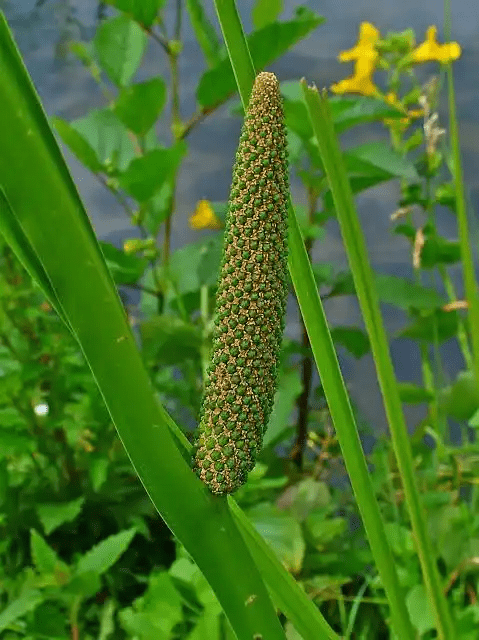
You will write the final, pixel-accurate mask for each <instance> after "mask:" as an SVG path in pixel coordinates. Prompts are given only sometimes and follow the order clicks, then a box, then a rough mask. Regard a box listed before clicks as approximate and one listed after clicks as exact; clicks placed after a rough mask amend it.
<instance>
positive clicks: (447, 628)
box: [303, 80, 456, 640]
mask: <svg viewBox="0 0 479 640" xmlns="http://www.w3.org/2000/svg"><path fill="white" fill-rule="evenodd" d="M303 92H304V98H305V102H306V106H307V109H308V113H309V117H310V120H311V124H312V126H313V130H314V134H315V136H316V139H317V142H318V146H319V149H320V153H321V158H322V160H323V163H324V168H325V171H326V174H327V177H328V181H329V185H330V187H331V192H332V195H333V200H334V205H335V208H336V213H337V216H338V221H339V224H340V228H341V234H342V236H343V241H344V245H345V248H346V252H347V255H348V260H349V265H350V268H351V272H352V274H353V278H354V284H355V287H356V292H357V295H358V299H359V304H360V307H361V311H362V314H363V318H364V322H365V325H366V329H367V332H368V335H369V340H370V342H371V348H372V352H373V356H374V362H375V365H376V370H377V374H378V380H379V385H380V388H381V393H382V397H383V401H384V406H385V409H386V415H387V418H388V423H389V428H390V432H391V437H392V443H393V447H394V452H395V455H396V459H397V464H398V468H399V471H400V475H401V480H402V484H403V488H404V494H405V498H406V504H407V507H408V511H409V515H410V518H411V524H412V529H413V533H414V538H415V542H416V548H417V552H418V556H419V560H420V563H421V568H422V573H423V578H424V582H425V585H426V589H427V593H428V596H429V599H430V601H431V604H432V607H433V609H434V612H435V617H436V625H437V631H438V634H439V637H440V638H443V640H454V638H455V637H456V634H455V629H454V625H453V622H452V618H451V614H450V611H449V607H448V605H447V602H446V599H445V597H444V595H443V592H442V588H441V582H440V578H439V572H438V570H437V566H436V560H435V554H434V550H433V548H432V544H431V542H430V540H429V537H428V534H427V530H426V521H425V516H424V513H423V510H422V506H421V503H420V499H419V491H418V488H417V484H416V479H415V475H414V465H413V460H412V452H411V446H410V442H409V436H408V432H407V429H406V423H405V420H404V415H403V411H402V405H401V400H400V397H399V391H398V388H397V384H396V378H395V375H394V369H393V365H392V361H391V356H390V352H389V344H388V340H387V336H386V331H385V329H384V325H383V322H382V317H381V312H380V308H379V301H378V296H377V292H376V285H375V281H374V277H373V272H372V269H371V265H370V263H369V259H368V254H367V249H366V243H365V240H364V236H363V233H362V229H361V225H360V222H359V218H358V215H357V212H356V208H355V204H354V200H353V196H352V193H351V188H350V185H349V181H348V178H347V174H346V169H345V165H344V162H343V159H342V155H341V151H340V149H339V145H338V141H337V138H336V134H335V132H334V126H333V122H332V118H331V112H330V108H329V104H328V101H327V97H326V95H325V94H323V95H320V94H319V92H318V91H317V89H316V88H311V87H308V86H307V85H306V82H305V81H304V80H303ZM378 568H380V567H378ZM390 603H391V606H392V605H393V603H392V602H391V600H390ZM399 637H402V636H401V635H400V636H399Z"/></svg>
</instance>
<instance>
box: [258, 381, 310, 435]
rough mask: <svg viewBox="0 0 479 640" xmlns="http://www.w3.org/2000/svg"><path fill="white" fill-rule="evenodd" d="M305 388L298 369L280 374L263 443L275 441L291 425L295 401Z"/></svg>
mask: <svg viewBox="0 0 479 640" xmlns="http://www.w3.org/2000/svg"><path fill="white" fill-rule="evenodd" d="M302 389H303V385H302V383H301V378H300V375H299V371H298V369H293V370H291V371H282V372H281V374H280V376H279V381H278V390H277V392H276V395H275V397H274V405H273V410H272V412H271V417H270V419H269V423H268V428H267V429H266V433H265V434H264V440H263V445H264V446H265V447H266V446H267V445H270V444H271V443H273V442H275V441H276V440H277V439H278V438H279V437H280V436H281V434H282V433H283V432H284V430H285V429H286V428H287V427H288V425H289V419H290V416H291V412H292V411H293V409H294V403H295V401H296V398H297V397H298V396H299V394H300V393H301V391H302Z"/></svg>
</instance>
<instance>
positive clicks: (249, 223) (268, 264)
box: [193, 72, 289, 494]
mask: <svg viewBox="0 0 479 640" xmlns="http://www.w3.org/2000/svg"><path fill="white" fill-rule="evenodd" d="M283 121H284V115H283V108H282V101H281V96H280V93H279V84H278V80H277V79H276V76H275V75H274V74H273V73H266V72H264V73H260V74H259V75H258V76H257V78H256V81H255V83H254V87H253V91H252V93H251V97H250V101H249V105H248V110H247V113H246V118H245V122H244V125H243V130H242V132H241V137H240V142H239V146H238V152H237V154H236V162H235V166H234V170H233V184H232V186H231V194H230V199H229V207H228V215H227V219H226V230H225V237H224V247H223V261H222V265H221V273H220V278H219V281H218V292H217V298H216V316H215V332H214V336H213V352H212V359H211V365H210V367H209V376H208V380H207V382H206V387H205V393H204V398H203V405H202V408H201V413H200V425H199V428H198V433H197V437H196V442H195V448H194V457H193V468H194V470H195V471H196V473H197V475H198V476H199V478H200V479H201V480H202V481H203V482H204V483H205V484H206V485H208V487H209V489H210V490H211V491H212V493H215V494H224V493H231V492H233V491H235V490H236V489H238V487H240V486H241V485H242V484H244V483H245V482H246V479H247V475H248V472H249V471H251V469H252V468H253V467H254V465H255V461H256V456H257V454H258V452H259V451H260V449H261V446H262V441H263V434H264V432H265V430H266V427H267V425H268V419H269V416H270V413H271V409H272V406H273V399H274V394H275V392H276V385H277V368H278V358H279V353H280V349H281V340H282V335H283V329H284V314H285V306H286V295H287V279H286V269H287V248H286V237H287V198H288V188H289V187H288V172H287V160H286V156H287V150H286V137H285V129H284V123H283Z"/></svg>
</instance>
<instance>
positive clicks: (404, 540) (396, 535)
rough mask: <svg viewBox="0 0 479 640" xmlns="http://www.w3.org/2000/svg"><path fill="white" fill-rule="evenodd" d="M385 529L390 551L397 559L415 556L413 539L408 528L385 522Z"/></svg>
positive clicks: (396, 523)
mask: <svg viewBox="0 0 479 640" xmlns="http://www.w3.org/2000/svg"><path fill="white" fill-rule="evenodd" d="M385 529H386V534H387V537H388V540H389V544H390V545H391V549H392V551H393V553H394V554H395V556H396V557H397V558H404V557H405V556H406V557H408V556H409V557H413V556H414V555H415V549H414V539H413V536H412V533H411V531H410V529H409V528H408V527H405V526H404V525H403V524H401V523H400V522H387V523H386V524H385Z"/></svg>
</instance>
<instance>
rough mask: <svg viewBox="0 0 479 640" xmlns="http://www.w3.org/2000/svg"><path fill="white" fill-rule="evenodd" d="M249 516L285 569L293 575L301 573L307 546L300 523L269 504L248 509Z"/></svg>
mask: <svg viewBox="0 0 479 640" xmlns="http://www.w3.org/2000/svg"><path fill="white" fill-rule="evenodd" d="M248 516H249V518H250V519H251V522H252V523H253V525H254V526H255V528H256V529H257V531H259V533H260V534H261V535H262V536H263V538H265V540H266V541H267V542H268V543H269V544H270V546H271V548H272V549H273V550H274V551H275V552H276V554H277V555H278V557H279V558H280V560H281V561H282V562H283V564H284V565H285V567H286V568H287V569H288V570H289V571H292V572H293V573H297V572H298V571H300V570H301V567H302V565H303V557H304V551H305V548H306V545H305V542H304V539H303V534H302V533H301V527H300V525H299V523H298V522H297V521H296V520H295V519H294V518H293V517H292V516H291V515H290V514H289V513H286V512H285V511H280V510H279V509H278V508H277V507H275V506H274V505H272V504H270V503H267V502H264V503H260V504H256V505H255V506H254V507H252V508H251V509H248Z"/></svg>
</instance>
